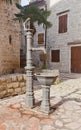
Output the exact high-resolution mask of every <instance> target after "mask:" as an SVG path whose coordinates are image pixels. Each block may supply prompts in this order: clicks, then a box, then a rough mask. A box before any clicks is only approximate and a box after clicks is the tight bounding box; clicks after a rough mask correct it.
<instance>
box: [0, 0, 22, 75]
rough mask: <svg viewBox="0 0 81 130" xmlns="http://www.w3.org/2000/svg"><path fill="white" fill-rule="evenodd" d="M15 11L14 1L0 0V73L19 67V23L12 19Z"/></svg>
mask: <svg viewBox="0 0 81 130" xmlns="http://www.w3.org/2000/svg"><path fill="white" fill-rule="evenodd" d="M17 12H18V10H17V9H16V6H15V4H14V3H13V4H12V5H10V4H9V3H6V2H5V1H4V0H0V74H5V73H10V72H12V71H13V70H14V69H17V68H19V67H20V36H19V35H20V34H19V31H20V25H19V22H18V21H14V20H13V19H14V18H15V15H14V14H15V13H17ZM9 36H11V39H9ZM10 40H11V43H10Z"/></svg>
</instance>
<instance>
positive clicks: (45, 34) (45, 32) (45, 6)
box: [45, 1, 47, 48]
mask: <svg viewBox="0 0 81 130" xmlns="http://www.w3.org/2000/svg"><path fill="white" fill-rule="evenodd" d="M45 10H47V4H46V1H45ZM46 42H47V27H46V26H45V48H46V46H47V45H46Z"/></svg>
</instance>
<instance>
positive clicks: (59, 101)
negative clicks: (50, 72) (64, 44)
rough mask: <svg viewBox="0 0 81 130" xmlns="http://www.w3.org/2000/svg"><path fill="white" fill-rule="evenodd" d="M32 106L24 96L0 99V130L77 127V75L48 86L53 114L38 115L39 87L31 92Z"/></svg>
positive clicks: (80, 128)
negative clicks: (30, 106) (29, 105)
mask: <svg viewBox="0 0 81 130" xmlns="http://www.w3.org/2000/svg"><path fill="white" fill-rule="evenodd" d="M35 98H36V106H35V108H34V109H28V108H27V107H26V105H25V102H24V101H25V95H20V96H16V97H11V98H8V99H1V100H0V130H81V78H79V79H71V80H67V81H66V82H63V83H60V84H58V85H52V86H51V105H52V108H53V110H54V111H53V113H51V114H50V115H49V116H47V115H45V114H42V113H41V111H40V103H41V99H42V90H41V89H40V90H36V91H35Z"/></svg>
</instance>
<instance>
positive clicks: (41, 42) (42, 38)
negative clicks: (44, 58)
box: [38, 33, 44, 44]
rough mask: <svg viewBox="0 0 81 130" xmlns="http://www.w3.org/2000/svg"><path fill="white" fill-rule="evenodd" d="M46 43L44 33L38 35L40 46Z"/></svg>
mask: <svg viewBox="0 0 81 130" xmlns="http://www.w3.org/2000/svg"><path fill="white" fill-rule="evenodd" d="M43 43H44V33H40V34H38V44H43Z"/></svg>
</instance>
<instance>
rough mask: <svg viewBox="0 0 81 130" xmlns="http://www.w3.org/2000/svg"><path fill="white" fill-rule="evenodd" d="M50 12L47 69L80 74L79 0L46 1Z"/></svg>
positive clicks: (80, 23) (80, 18) (80, 13)
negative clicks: (50, 25)
mask: <svg viewBox="0 0 81 130" xmlns="http://www.w3.org/2000/svg"><path fill="white" fill-rule="evenodd" d="M46 2H47V7H48V9H49V10H51V15H50V17H49V20H50V21H51V22H52V28H50V29H49V30H48V36H47V50H48V51H47V52H49V67H51V68H55V69H59V70H60V71H62V72H73V73H81V0H46Z"/></svg>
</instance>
